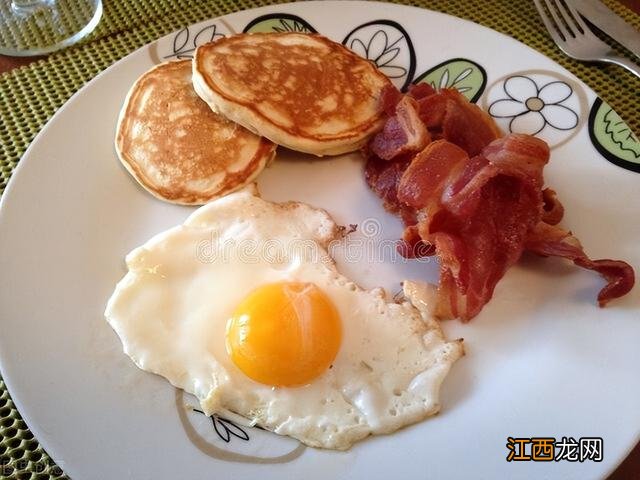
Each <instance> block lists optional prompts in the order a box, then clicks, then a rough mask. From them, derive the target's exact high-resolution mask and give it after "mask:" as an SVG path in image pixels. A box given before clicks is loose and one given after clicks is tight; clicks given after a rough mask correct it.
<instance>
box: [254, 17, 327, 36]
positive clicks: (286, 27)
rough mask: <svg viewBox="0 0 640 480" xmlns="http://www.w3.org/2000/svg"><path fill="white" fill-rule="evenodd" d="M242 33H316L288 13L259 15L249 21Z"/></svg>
mask: <svg viewBox="0 0 640 480" xmlns="http://www.w3.org/2000/svg"><path fill="white" fill-rule="evenodd" d="M243 32H244V33H272V32H275V33H283V32H300V33H316V29H315V28H313V27H312V26H311V24H310V23H309V22H307V21H306V20H305V19H304V18H301V17H298V16H297V15H291V14H290V13H270V14H267V15H261V16H259V17H258V18H255V19H253V20H252V21H250V22H249V23H248V24H247V26H246V27H244V30H243Z"/></svg>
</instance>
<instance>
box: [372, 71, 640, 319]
mask: <svg viewBox="0 0 640 480" xmlns="http://www.w3.org/2000/svg"><path fill="white" fill-rule="evenodd" d="M407 96H408V97H411V99H412V101H413V102H415V103H412V102H408V103H407V104H406V105H411V106H413V107H414V108H415V107H416V105H417V113H418V116H419V119H420V120H421V121H422V122H423V123H424V126H425V127H426V128H427V130H428V132H429V134H430V137H431V140H432V141H431V143H429V144H428V145H427V146H426V148H424V149H423V150H421V151H420V152H419V153H417V154H415V155H414V154H413V150H412V148H415V145H416V144H415V143H414V144H413V146H409V145H410V142H409V141H408V140H409V137H410V135H408V134H406V132H405V131H406V128H399V127H398V125H399V120H398V118H400V116H401V115H402V114H403V113H404V114H406V112H402V108H403V107H402V106H401V105H402V104H403V103H402V102H403V101H404V100H405V98H407V97H404V98H402V97H401V96H400V94H399V92H397V90H395V91H391V90H389V92H388V93H386V95H384V96H383V100H384V101H385V105H386V107H387V108H388V109H390V110H388V111H390V112H391V113H392V114H393V116H392V117H390V120H389V121H388V123H389V124H391V126H390V127H389V128H388V130H387V131H386V133H385V131H383V133H382V134H381V135H380V136H378V137H377V138H376V140H374V141H373V142H371V143H370V144H369V146H368V148H365V149H364V153H365V156H366V158H367V165H366V169H365V175H366V178H367V182H368V184H369V185H370V187H371V188H372V190H374V191H375V192H376V193H377V194H378V195H379V196H380V197H381V198H383V200H384V205H385V208H386V209H387V210H389V211H391V212H393V213H395V214H397V215H399V216H400V217H401V218H402V220H403V221H404V224H405V231H404V234H403V237H402V239H401V240H400V243H399V247H398V250H399V251H400V253H401V254H402V255H404V256H406V257H409V258H414V257H420V256H427V255H433V254H436V253H437V254H438V255H439V256H440V259H441V268H440V284H439V287H438V304H437V306H436V314H437V315H439V316H440V317H445V318H452V317H459V318H461V319H462V320H463V321H468V320H470V319H471V318H473V317H474V316H475V315H477V314H478V313H479V312H480V311H481V309H482V308H483V306H484V305H485V304H486V303H487V302H488V301H489V300H490V299H491V297H492V295H493V291H494V288H495V286H496V284H497V283H498V281H499V280H500V279H501V278H502V277H503V275H504V274H505V273H506V271H507V270H508V268H509V267H510V266H511V265H513V264H514V263H515V262H517V261H518V259H519V258H520V257H521V255H522V253H523V251H525V250H531V251H532V252H534V253H537V254H540V255H549V256H559V257H564V258H567V259H569V260H572V261H573V262H574V263H575V264H576V265H578V266H580V267H583V268H586V269H590V270H594V271H596V272H598V273H600V274H601V275H602V276H603V277H604V278H605V279H606V280H607V282H608V283H607V285H606V286H605V287H604V288H603V289H602V290H601V292H600V294H599V295H598V302H599V304H600V306H604V305H605V304H606V303H607V302H608V301H610V300H611V299H613V298H617V297H620V296H622V295H624V294H626V293H627V292H628V291H629V290H630V289H631V288H632V287H633V284H634V281H635V278H634V272H633V269H632V268H631V267H630V266H629V265H628V264H626V263H625V262H622V261H616V260H591V259H589V257H587V256H586V254H585V253H584V251H583V249H582V247H581V246H580V243H579V242H578V240H577V239H576V238H575V237H573V236H572V235H571V233H570V232H567V231H565V230H562V229H561V228H559V227H555V226H554V225H556V224H557V223H558V222H560V220H561V219H562V217H563V215H564V208H563V206H562V204H561V203H560V201H559V200H558V198H557V195H556V192H555V191H553V190H552V189H549V188H544V178H543V168H544V166H545V164H546V163H547V161H548V159H549V148H548V146H547V145H546V143H545V142H543V141H542V140H539V139H537V138H535V137H530V136H527V135H518V134H510V135H507V136H505V137H502V138H499V137H500V132H499V131H498V129H497V128H496V127H495V124H494V123H493V121H492V120H490V119H489V117H488V116H487V115H486V114H485V113H484V112H482V111H481V110H480V109H478V108H477V107H476V106H475V105H471V104H469V103H468V102H467V101H466V100H465V99H464V97H462V95H460V94H459V93H458V92H456V91H453V90H442V91H440V92H435V91H434V90H433V89H432V88H431V87H429V86H428V85H426V84H424V86H423V84H421V85H418V86H412V87H410V89H409V93H408V94H407ZM406 118H409V117H406ZM407 124H411V125H413V124H415V118H411V120H410V122H407ZM397 131H401V132H402V134H401V135H400V134H397ZM374 145H375V148H373V146H374ZM394 152H398V153H397V154H394ZM380 154H382V155H383V157H382V158H381V155H380Z"/></svg>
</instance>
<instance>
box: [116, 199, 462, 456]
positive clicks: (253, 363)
mask: <svg viewBox="0 0 640 480" xmlns="http://www.w3.org/2000/svg"><path fill="white" fill-rule="evenodd" d="M339 235H340V230H339V228H338V227H337V226H336V224H335V223H334V221H333V220H332V219H331V217H330V216H329V215H328V214H327V213H326V212H325V211H323V210H320V209H316V208H313V207H310V206H308V205H305V204H302V203H294V202H289V203H284V204H276V203H271V202H268V201H266V200H263V199H261V198H260V197H259V195H258V194H257V191H256V190H255V187H254V186H251V187H248V188H245V189H244V190H241V191H239V192H236V193H233V194H230V195H228V196H226V197H223V198H220V199H218V200H216V201H214V202H212V203H210V204H208V205H205V206H203V207H201V208H199V209H198V210H196V211H195V212H194V213H193V214H192V215H191V216H190V217H189V218H188V219H187V220H186V221H185V222H184V224H182V225H180V226H177V227H174V228H172V229H170V230H167V231H165V232H163V233H160V234H158V235H156V236H155V237H153V238H152V239H150V240H149V241H148V242H147V243H145V244H144V245H142V246H141V247H139V248H136V249H135V250H133V251H132V252H131V253H130V254H129V255H128V256H127V258H126V264H127V268H128V272H127V274H126V275H125V276H124V278H123V279H122V280H121V281H120V282H119V283H118V284H117V286H116V288H115V291H114V293H113V295H112V296H111V298H110V300H109V302H108V305H107V308H106V312H105V316H106V318H107V321H108V322H109V324H110V325H111V326H112V327H113V329H114V330H115V331H116V333H117V335H118V336H119V337H120V340H121V341H122V345H123V348H124V352H125V353H126V354H127V355H128V356H129V357H131V359H132V360H133V361H134V362H135V364H136V365H137V366H138V367H140V368H141V369H143V370H146V371H149V372H153V373H156V374H158V375H161V376H163V377H165V378H166V379H167V380H168V381H169V382H171V383H172V384H173V385H175V386H176V387H178V388H181V389H184V390H185V391H187V392H189V393H192V394H193V395H195V396H196V397H197V398H198V400H199V401H200V403H201V406H202V409H203V411H204V412H205V413H206V414H208V415H211V414H214V413H218V414H222V415H224V414H225V413H229V412H233V413H235V414H238V415H241V416H242V417H245V418H246V419H247V420H248V421H249V422H251V423H252V424H255V425H259V426H261V427H263V428H265V429H267V430H271V431H273V432H275V433H277V434H280V435H288V436H291V437H294V438H296V439H298V440H300V441H301V442H304V443H305V444H307V445H310V446H314V447H322V448H330V449H341V450H342V449H347V448H349V447H350V446H351V445H352V444H353V443H354V442H356V441H358V440H361V439H363V438H365V437H367V436H368V435H371V434H383V433H390V432H393V431H395V430H397V429H399V428H401V427H403V426H405V425H408V424H411V423H415V422H418V421H420V420H423V419H424V418H426V417H427V416H429V415H432V414H434V413H436V412H437V411H438V410H439V408H440V404H439V389H440V385H441V383H442V381H443V379H444V378H445V376H446V375H447V373H448V372H449V369H450V367H451V365H452V364H453V363H454V362H455V361H456V360H457V359H458V358H459V357H460V356H461V355H462V354H463V348H462V342H461V340H456V341H451V342H449V341H446V340H445V338H444V335H443V333H442V331H441V329H440V326H439V324H438V323H437V321H436V320H434V319H433V318H432V317H431V316H430V315H429V314H428V313H427V309H418V308H416V307H415V306H414V305H413V304H412V303H411V302H410V301H409V300H406V301H403V302H402V303H396V302H393V301H389V300H388V299H387V298H386V295H385V292H384V291H383V290H382V289H373V290H364V289H362V288H360V287H358V286H357V285H356V284H354V283H353V282H351V281H350V280H349V279H347V278H345V277H344V276H343V275H341V274H340V273H339V272H338V270H337V268H336V266H335V264H334V262H333V260H332V259H331V257H330V255H329V253H328V248H329V245H330V242H332V241H334V240H336V239H338V238H339ZM410 290H411V291H408V294H409V295H408V296H409V297H411V296H412V292H415V291H417V290H419V289H416V288H412V289H410ZM416 303H417V302H416Z"/></svg>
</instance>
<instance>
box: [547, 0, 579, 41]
mask: <svg viewBox="0 0 640 480" xmlns="http://www.w3.org/2000/svg"><path fill="white" fill-rule="evenodd" d="M544 3H545V5H546V6H547V10H549V13H550V14H551V16H552V17H553V19H554V20H555V22H556V28H557V29H558V30H559V31H560V33H561V34H562V36H564V38H565V39H566V40H569V39H570V38H572V37H574V36H575V35H574V34H573V32H572V31H571V30H570V29H568V28H567V27H566V25H565V24H564V22H563V21H562V20H560V17H559V16H558V14H557V13H556V9H555V8H554V5H553V3H554V2H553V0H544Z"/></svg>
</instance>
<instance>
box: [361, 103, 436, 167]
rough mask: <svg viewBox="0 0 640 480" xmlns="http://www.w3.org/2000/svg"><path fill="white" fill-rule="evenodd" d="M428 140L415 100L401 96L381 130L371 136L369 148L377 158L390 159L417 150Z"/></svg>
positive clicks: (427, 133)
mask: <svg viewBox="0 0 640 480" xmlns="http://www.w3.org/2000/svg"><path fill="white" fill-rule="evenodd" d="M383 101H385V100H383ZM391 101H393V100H389V102H391ZM430 141H431V138H430V136H429V132H428V131H427V128H426V127H425V126H424V124H423V123H422V122H421V121H420V118H419V117H418V106H417V103H416V101H415V100H414V99H412V98H411V97H408V96H403V97H402V98H401V99H400V101H398V102H397V103H396V105H395V108H394V114H393V115H392V116H390V117H389V118H388V119H387V122H386V123H385V125H384V128H383V130H382V131H381V132H379V133H378V134H377V135H376V136H375V137H374V138H373V140H372V142H371V145H370V149H371V151H372V152H373V153H374V154H375V155H376V156H378V157H379V158H381V159H383V160H391V159H392V158H395V157H397V156H399V155H406V154H411V153H416V152H419V151H420V150H422V149H423V148H424V147H425V146H426V145H427V143H429V142H430Z"/></svg>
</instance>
